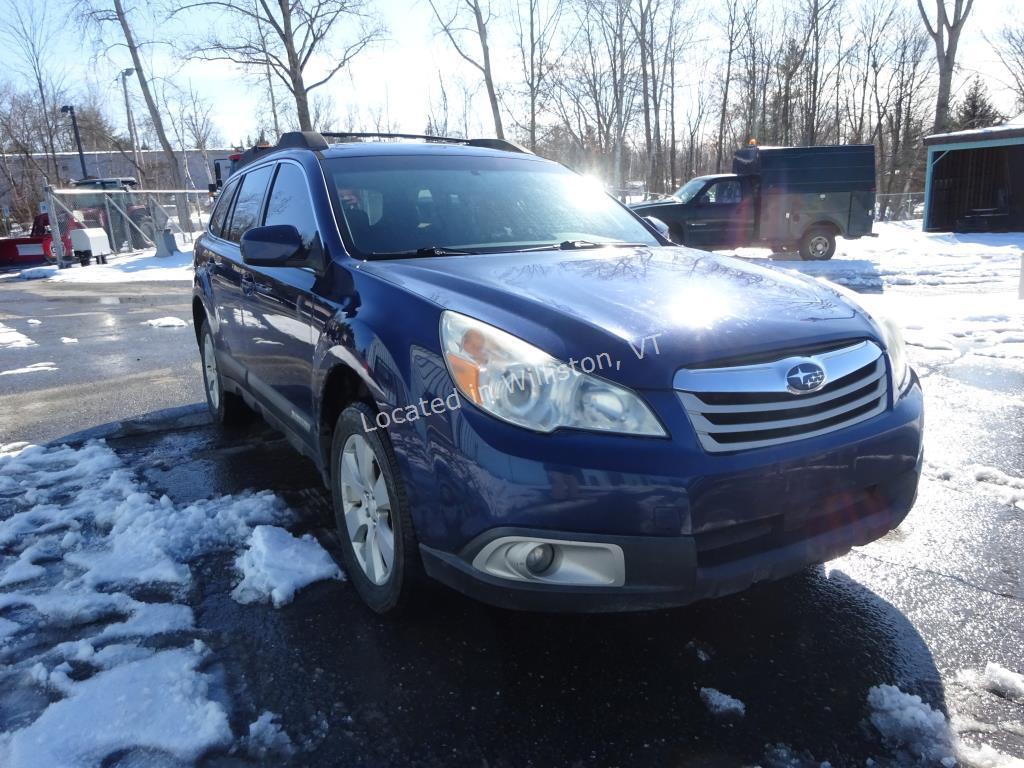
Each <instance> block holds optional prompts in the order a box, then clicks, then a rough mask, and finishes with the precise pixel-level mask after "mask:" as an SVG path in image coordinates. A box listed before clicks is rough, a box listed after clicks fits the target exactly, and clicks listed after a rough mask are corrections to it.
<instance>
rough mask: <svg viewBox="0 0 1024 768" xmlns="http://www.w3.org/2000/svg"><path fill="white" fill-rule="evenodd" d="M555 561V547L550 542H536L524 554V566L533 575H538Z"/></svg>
mask: <svg viewBox="0 0 1024 768" xmlns="http://www.w3.org/2000/svg"><path fill="white" fill-rule="evenodd" d="M554 561H555V548H554V547H552V546H551V545H550V544H538V545H537V546H536V547H534V548H533V549H531V550H530V552H529V553H528V554H527V555H526V568H527V570H529V571H530V573H532V574H533V575H534V576H540V575H541V574H542V573H544V572H545V571H546V570H548V568H550V567H551V564H552V563H553V562H554Z"/></svg>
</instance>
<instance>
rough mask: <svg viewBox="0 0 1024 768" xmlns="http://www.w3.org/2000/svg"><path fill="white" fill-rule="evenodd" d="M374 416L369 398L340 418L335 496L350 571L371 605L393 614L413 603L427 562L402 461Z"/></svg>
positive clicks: (333, 466)
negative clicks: (401, 469)
mask: <svg viewBox="0 0 1024 768" xmlns="http://www.w3.org/2000/svg"><path fill="white" fill-rule="evenodd" d="M375 417H376V413H375V412H374V410H373V409H372V408H370V406H368V405H366V404H365V403H354V404H353V405H350V406H349V407H348V408H346V409H345V410H344V411H342V412H341V415H340V416H339V417H338V421H337V422H336V423H335V426H334V436H333V439H332V442H331V496H332V498H333V502H334V520H335V525H336V526H337V529H338V537H339V538H340V539H341V557H342V561H343V562H342V564H343V565H344V567H345V571H346V572H347V574H348V577H349V579H350V580H351V582H352V585H353V586H354V587H355V588H356V592H358V593H359V596H360V597H361V598H362V599H363V602H365V603H366V604H367V605H368V606H369V607H370V609H371V610H373V611H375V612H377V613H388V612H390V611H393V610H395V609H397V608H401V607H403V606H405V605H406V604H408V602H409V600H410V595H412V594H414V593H415V592H416V591H417V589H418V587H419V585H420V582H421V581H422V573H423V564H422V561H421V560H420V554H419V545H418V543H417V541H416V533H415V531H414V529H413V525H412V518H411V517H410V516H409V505H408V501H407V496H406V493H405V486H404V484H403V483H402V478H401V474H400V472H399V469H398V462H397V460H396V459H395V454H394V451H393V449H392V447H391V441H390V440H389V439H388V436H387V434H386V433H385V432H384V431H383V428H378V429H373V428H372V426H371V425H375V423H376V422H375V421H374V419H375ZM368 426H370V429H367V427H368Z"/></svg>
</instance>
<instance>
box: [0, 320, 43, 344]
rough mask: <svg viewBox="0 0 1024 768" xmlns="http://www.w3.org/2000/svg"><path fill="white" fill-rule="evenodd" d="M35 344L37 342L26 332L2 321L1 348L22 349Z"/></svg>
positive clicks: (0, 326) (0, 325)
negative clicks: (10, 326)
mask: <svg viewBox="0 0 1024 768" xmlns="http://www.w3.org/2000/svg"><path fill="white" fill-rule="evenodd" d="M35 345H36V343H35V342H34V341H32V339H30V338H29V337H28V336H26V335H25V334H23V333H21V332H20V331H16V330H14V329H13V328H9V327H8V326H6V325H4V324H3V323H0V349H21V348H24V347H34V346H35Z"/></svg>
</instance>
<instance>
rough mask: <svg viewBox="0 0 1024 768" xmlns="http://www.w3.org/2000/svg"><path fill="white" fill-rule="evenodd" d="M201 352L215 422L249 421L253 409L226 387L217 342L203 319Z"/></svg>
mask: <svg viewBox="0 0 1024 768" xmlns="http://www.w3.org/2000/svg"><path fill="white" fill-rule="evenodd" d="M199 354H200V357H201V358H202V365H203V389H204V390H206V407H207V408H208V409H209V410H210V416H212V417H213V420H214V422H216V423H217V424H220V425H221V426H225V427H233V426H239V425H241V424H244V423H245V422H247V421H248V420H249V418H250V416H251V415H252V411H250V410H249V408H248V407H247V406H246V404H245V401H244V400H242V398H241V397H239V396H238V395H236V394H235V393H234V392H227V391H225V389H224V379H223V376H222V375H221V372H220V365H219V364H218V362H217V343H216V342H215V341H214V338H213V332H212V331H211V330H210V323H209V321H207V320H203V327H202V330H200V332H199Z"/></svg>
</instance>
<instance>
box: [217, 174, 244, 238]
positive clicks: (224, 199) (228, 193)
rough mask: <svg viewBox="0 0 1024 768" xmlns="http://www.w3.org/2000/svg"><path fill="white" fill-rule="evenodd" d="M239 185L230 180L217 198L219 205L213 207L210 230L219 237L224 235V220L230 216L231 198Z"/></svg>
mask: <svg viewBox="0 0 1024 768" xmlns="http://www.w3.org/2000/svg"><path fill="white" fill-rule="evenodd" d="M237 186H238V184H236V183H235V182H234V181H229V182H228V183H227V184H225V185H224V189H222V190H221V191H220V196H219V197H218V198H217V207H216V208H214V209H213V215H212V216H211V217H210V232H212V233H213V234H215V235H216V236H217V237H224V234H225V233H224V222H225V221H226V220H227V218H228V211H230V210H231V198H232V197H234V196H235V188H236V187H237Z"/></svg>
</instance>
